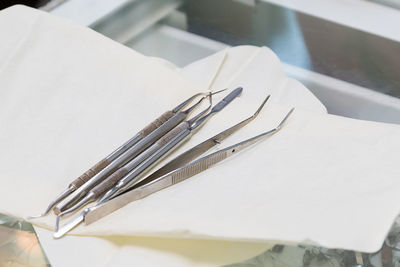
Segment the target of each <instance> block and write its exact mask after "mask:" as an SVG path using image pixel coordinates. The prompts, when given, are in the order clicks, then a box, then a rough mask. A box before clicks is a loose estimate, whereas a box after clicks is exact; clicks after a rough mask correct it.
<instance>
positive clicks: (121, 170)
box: [90, 167, 129, 199]
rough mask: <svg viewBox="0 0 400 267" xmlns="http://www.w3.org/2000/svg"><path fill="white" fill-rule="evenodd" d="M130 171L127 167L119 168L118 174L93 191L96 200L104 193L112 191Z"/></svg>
mask: <svg viewBox="0 0 400 267" xmlns="http://www.w3.org/2000/svg"><path fill="white" fill-rule="evenodd" d="M128 172H129V170H128V169H127V168H125V167H122V168H119V169H118V170H117V171H116V172H114V173H113V174H111V175H110V176H109V177H107V179H106V180H104V181H103V182H101V183H100V184H98V185H96V186H95V187H94V188H93V189H92V190H90V191H91V192H92V193H93V197H94V199H96V198H99V197H100V196H101V195H102V194H103V193H104V192H106V191H107V190H110V189H111V188H112V187H113V186H114V185H115V184H116V183H117V182H118V181H119V180H121V179H122V178H123V177H124V176H125V175H127V174H128Z"/></svg>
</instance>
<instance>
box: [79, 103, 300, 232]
mask: <svg viewBox="0 0 400 267" xmlns="http://www.w3.org/2000/svg"><path fill="white" fill-rule="evenodd" d="M293 111H294V108H292V109H291V110H290V111H289V112H288V113H287V114H286V116H285V117H284V118H283V120H282V121H281V122H280V123H279V125H278V126H277V127H275V128H273V129H271V130H269V131H266V132H264V133H261V134H259V135H257V136H254V137H252V138H249V139H247V140H244V141H242V142H239V143H237V144H234V145H231V146H229V147H227V148H224V149H221V150H218V151H216V152H214V153H211V154H209V155H207V156H204V157H202V158H200V159H198V160H195V161H193V162H191V163H189V164H186V165H184V166H182V167H179V168H178V169H176V170H175V171H172V172H170V173H167V174H165V175H163V176H161V177H158V178H156V179H152V180H151V177H149V178H150V179H147V178H146V179H145V180H143V181H142V182H141V183H140V184H137V186H135V187H131V188H130V189H128V190H126V191H124V192H122V193H121V194H120V195H118V196H116V197H114V198H112V199H110V200H108V201H107V202H105V203H101V204H100V205H96V206H95V207H92V208H89V209H87V212H86V214H85V218H84V221H85V224H86V225H88V224H91V223H93V222H95V221H97V220H99V219H100V218H102V217H104V216H106V215H108V214H109V213H111V212H113V211H115V210H117V209H119V208H121V207H123V206H125V205H126V204H128V203H130V202H132V201H135V200H138V199H141V198H144V197H146V196H148V195H150V194H153V193H155V192H157V191H160V190H162V189H164V188H166V187H169V186H171V185H174V184H177V183H180V182H182V181H184V180H186V179H188V178H190V177H192V176H194V175H196V174H198V173H200V172H203V171H205V170H207V169H209V168H210V167H212V166H213V165H215V164H217V163H218V162H220V161H222V160H224V159H226V158H228V157H230V156H232V155H233V154H237V153H238V152H240V151H242V150H243V149H245V148H247V147H249V146H251V145H253V144H254V143H257V142H259V141H260V140H262V139H263V138H265V137H266V136H269V135H271V134H274V133H276V132H278V131H279V130H280V129H281V128H282V126H283V124H284V123H285V122H286V120H287V119H288V118H289V116H290V115H291V114H292V112H293ZM200 146H201V144H200ZM195 148H196V147H195Z"/></svg>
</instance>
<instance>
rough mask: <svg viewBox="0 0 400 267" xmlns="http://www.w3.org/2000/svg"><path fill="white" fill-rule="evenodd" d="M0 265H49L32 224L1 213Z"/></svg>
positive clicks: (6, 266)
mask: <svg viewBox="0 0 400 267" xmlns="http://www.w3.org/2000/svg"><path fill="white" fill-rule="evenodd" d="M0 266H4V267H17V266H18V267H19V266H50V263H49V261H48V259H47V257H46V254H45V253H44V251H43V250H42V247H41V245H40V243H39V240H38V238H37V236H36V233H35V230H34V228H33V226H32V224H30V223H29V222H26V221H23V220H19V219H17V218H12V217H9V216H7V215H4V214H1V213H0Z"/></svg>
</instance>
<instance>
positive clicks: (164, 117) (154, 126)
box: [139, 110, 175, 138]
mask: <svg viewBox="0 0 400 267" xmlns="http://www.w3.org/2000/svg"><path fill="white" fill-rule="evenodd" d="M174 114H175V113H174V112H172V111H171V110H168V111H166V112H165V113H163V114H162V115H161V116H160V117H158V118H157V119H155V120H154V121H152V122H151V123H149V124H148V125H147V126H146V127H144V128H143V129H142V130H141V131H140V132H139V134H140V135H141V136H142V138H145V137H146V136H148V135H149V134H150V133H151V132H153V131H154V130H155V129H157V128H158V127H160V126H161V125H162V124H164V123H165V122H166V121H168V120H169V119H170V118H172V116H174Z"/></svg>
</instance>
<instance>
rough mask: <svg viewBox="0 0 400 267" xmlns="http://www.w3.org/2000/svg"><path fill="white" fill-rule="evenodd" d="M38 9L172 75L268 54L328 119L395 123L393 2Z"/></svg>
mask: <svg viewBox="0 0 400 267" xmlns="http://www.w3.org/2000/svg"><path fill="white" fill-rule="evenodd" d="M16 3H20V4H25V5H29V6H32V7H35V8H39V9H42V10H43V11H46V12H49V13H51V14H53V15H56V16H59V17H64V18H67V19H69V20H73V21H75V22H76V23H79V24H81V25H84V26H87V27H90V28H92V29H93V30H95V31H98V32H99V33H101V34H103V35H106V36H108V37H110V38H111V39H113V40H115V41H117V42H120V43H122V44H124V45H126V46H128V47H131V48H133V49H135V50H137V51H138V52H141V53H143V54H145V55H149V56H156V57H161V58H164V59H167V60H169V61H171V62H172V63H174V64H175V65H177V66H179V67H183V66H185V65H187V64H189V63H191V62H193V61H195V60H198V59H201V58H203V57H206V56H209V55H211V54H213V53H215V52H218V51H220V50H222V49H225V48H227V47H230V46H236V45H256V46H267V47H269V48H271V49H272V50H273V51H274V52H275V53H276V54H277V55H278V56H279V58H280V60H281V61H282V62H283V63H284V66H285V71H286V74H287V75H288V76H290V77H293V78H295V79H297V80H299V81H301V82H302V83H303V84H304V85H305V86H306V87H307V88H308V89H310V90H311V91H312V92H313V93H314V94H315V95H316V96H317V97H318V98H319V99H320V101H321V102H323V104H324V105H325V106H326V107H327V109H328V112H329V113H332V114H337V115H342V116H347V117H352V118H358V119H365V120H375V121H382V122H390V123H400V104H399V103H400V102H399V98H400V27H399V26H398V25H400V0H375V1H366V0H325V1H312V0H302V1H296V0H281V1H278V0H218V1H213V0H201V1H200V0H186V1H185V0H53V1H49V0H40V1H1V2H0V8H5V7H6V6H9V5H13V4H16Z"/></svg>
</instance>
